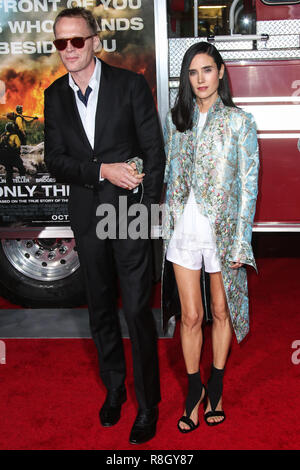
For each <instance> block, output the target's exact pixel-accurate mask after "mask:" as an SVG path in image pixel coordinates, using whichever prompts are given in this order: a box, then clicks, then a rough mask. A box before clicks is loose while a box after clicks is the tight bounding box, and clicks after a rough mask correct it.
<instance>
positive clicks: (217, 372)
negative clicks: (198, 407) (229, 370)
mask: <svg viewBox="0 0 300 470" xmlns="http://www.w3.org/2000/svg"><path fill="white" fill-rule="evenodd" d="M224 371H225V369H217V368H216V367H214V366H213V365H212V367H211V375H210V378H209V381H208V383H207V398H208V399H209V402H210V406H211V411H208V412H207V413H205V414H204V419H205V422H206V424H208V426H216V425H217V424H221V423H223V421H224V420H225V413H224V411H216V407H217V405H218V403H219V401H220V398H221V396H222V392H223V376H224ZM215 416H221V417H222V418H223V419H222V421H208V419H209V418H214V417H215Z"/></svg>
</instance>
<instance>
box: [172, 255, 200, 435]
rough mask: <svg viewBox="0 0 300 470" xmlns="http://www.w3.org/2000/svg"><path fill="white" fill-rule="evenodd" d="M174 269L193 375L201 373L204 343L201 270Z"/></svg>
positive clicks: (195, 414)
mask: <svg viewBox="0 0 300 470" xmlns="http://www.w3.org/2000/svg"><path fill="white" fill-rule="evenodd" d="M173 268H174V273H175V278H176V282H177V287H178V292H179V298H180V303H181V326H180V335H181V345H182V351H183V357H184V361H185V365H186V370H187V373H188V374H193V373H195V372H198V371H199V367H200V356H201V349H202V341H203V338H202V321H203V306H202V296H201V287H200V275H201V270H197V271H196V270H195V271H194V270H191V269H187V268H184V267H182V266H179V265H177V264H175V263H174V264H173ZM203 396H204V388H203ZM203 396H202V398H203ZM199 404H200V402H199V403H198V404H197V405H196V406H195V408H194V410H193V411H192V413H191V415H190V418H191V419H192V420H193V421H194V423H195V424H197V423H198V408H199ZM180 427H181V428H182V429H189V427H188V426H187V425H186V424H184V423H182V422H181V423H180Z"/></svg>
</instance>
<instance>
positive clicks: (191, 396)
mask: <svg viewBox="0 0 300 470" xmlns="http://www.w3.org/2000/svg"><path fill="white" fill-rule="evenodd" d="M203 389H204V396H203V397H202V394H203ZM205 396H206V388H205V387H204V385H203V384H202V381H201V377H200V372H196V373H194V374H188V395H187V398H186V404H185V411H186V415H183V416H182V417H181V418H180V419H179V420H178V422H177V427H178V429H179V431H180V432H182V433H184V434H186V433H188V432H191V431H195V429H197V428H198V426H199V421H198V423H197V424H195V423H194V421H193V420H192V419H191V418H190V416H191V414H192V411H193V409H194V408H195V406H196V405H197V403H199V402H200V403H201V402H203V401H204V399H205ZM200 403H199V404H200ZM181 422H182V423H184V424H186V425H187V426H189V429H183V428H182V427H181V426H180V423H181Z"/></svg>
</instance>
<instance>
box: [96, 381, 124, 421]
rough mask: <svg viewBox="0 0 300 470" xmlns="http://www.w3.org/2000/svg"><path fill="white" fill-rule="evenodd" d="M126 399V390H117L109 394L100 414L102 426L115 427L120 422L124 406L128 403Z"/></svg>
mask: <svg viewBox="0 0 300 470" xmlns="http://www.w3.org/2000/svg"><path fill="white" fill-rule="evenodd" d="M126 398H127V395H126V389H125V388H121V389H120V388H117V389H113V390H109V391H108V392H107V395H106V399H105V402H104V404H103V406H102V408H101V410H100V412H99V417H100V422H101V424H102V426H105V427H108V426H113V425H114V424H116V423H117V422H118V421H119V419H120V416H121V408H122V404H123V403H124V402H125V401H126Z"/></svg>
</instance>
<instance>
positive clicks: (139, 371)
mask: <svg viewBox="0 0 300 470" xmlns="http://www.w3.org/2000/svg"><path fill="white" fill-rule="evenodd" d="M97 29H98V27H97V23H96V21H95V19H94V17H93V16H92V14H91V13H90V12H89V11H88V10H85V9H83V8H71V9H66V10H63V11H62V12H61V13H59V15H58V16H57V18H56V20H55V23H54V34H55V41H54V44H55V46H56V48H57V49H58V52H59V55H60V57H61V60H62V62H63V64H64V65H65V67H66V69H67V71H68V72H69V73H68V74H66V75H64V76H63V77H61V78H59V79H58V80H56V81H55V82H54V83H53V84H52V85H51V86H50V87H49V88H48V89H47V90H45V161H46V164H47V166H48V169H49V171H50V173H52V174H53V175H54V176H55V177H56V179H57V181H59V182H64V183H68V184H70V197H69V215H70V222H71V227H72V229H73V232H74V236H75V239H76V244H77V249H78V254H79V259H80V264H81V267H82V271H83V276H84V281H85V287H86V292H87V299H88V306H89V315H90V326H91V332H92V336H93V339H94V341H95V344H96V346H97V351H98V356H99V364H100V376H101V378H102V381H103V383H104V385H105V387H106V389H107V396H106V400H105V402H104V404H103V406H102V408H101V410H100V421H101V423H102V425H103V426H112V425H114V424H116V423H117V422H118V420H119V418H120V413H121V406H122V404H123V403H124V402H125V400H126V389H125V385H124V381H125V359H124V351H123V342H122V336H121V331H120V325H119V321H118V309H117V293H116V289H117V285H116V279H118V280H119V284H120V288H121V293H122V302H123V310H124V313H125V317H126V321H127V325H128V330H129V334H130V339H131V343H132V354H133V370H134V383H135V391H136V397H137V401H138V413H137V417H136V420H135V422H134V424H133V427H132V429H131V433H130V442H131V443H142V442H146V441H148V440H149V439H151V438H152V437H153V436H154V435H155V432H156V422H157V418H158V403H159V401H160V386H159V370H158V358H157V344H156V329H155V324H154V320H153V316H152V312H151V309H150V294H151V284H152V282H151V281H152V272H151V269H152V268H151V266H152V262H151V242H150V238H149V237H148V238H147V239H145V237H144V238H137V239H133V238H132V237H131V238H130V237H129V236H127V237H126V238H125V237H124V236H123V235H124V234H123V235H122V236H119V237H118V236H117V237H114V236H112V237H110V238H105V237H101V236H100V237H99V233H98V235H97V234H96V227H97V223H98V222H99V217H97V216H96V210H97V207H98V206H99V205H102V204H111V205H112V207H113V208H114V210H115V212H116V216H117V232H118V227H119V226H118V220H119V219H120V218H121V219H122V216H123V217H124V214H119V207H120V205H119V199H120V197H123V199H124V198H125V199H126V201H127V204H128V207H130V206H131V205H132V204H135V203H139V202H140V198H141V186H143V201H142V202H143V204H144V205H145V206H146V207H147V209H148V211H149V210H150V208H151V204H155V203H158V202H159V198H160V193H161V188H162V182H163V172H164V164H165V154H164V150H163V140H162V137H161V130H160V126H159V121H158V116H157V112H156V108H155V104H154V101H153V97H152V94H151V91H150V89H149V87H148V85H147V83H146V81H145V79H144V77H143V76H142V75H138V74H136V73H134V72H130V71H128V70H124V69H119V68H116V67H111V66H109V65H107V64H106V63H104V62H103V61H101V60H99V59H97V58H96V57H95V50H96V49H97V48H98V46H99V38H98V36H97ZM136 156H139V157H140V158H142V160H143V173H141V174H138V172H137V171H136V170H135V168H134V165H133V166H132V165H130V164H129V163H126V161H127V160H128V159H130V158H131V157H136ZM141 183H142V184H141ZM136 188H138V190H136ZM136 191H137V192H136ZM100 207H101V206H100ZM100 212H101V211H100ZM125 220H126V218H125ZM130 220H131V219H130V217H129V218H128V223H129V222H130ZM123 221H124V219H123ZM123 228H124V227H123Z"/></svg>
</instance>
